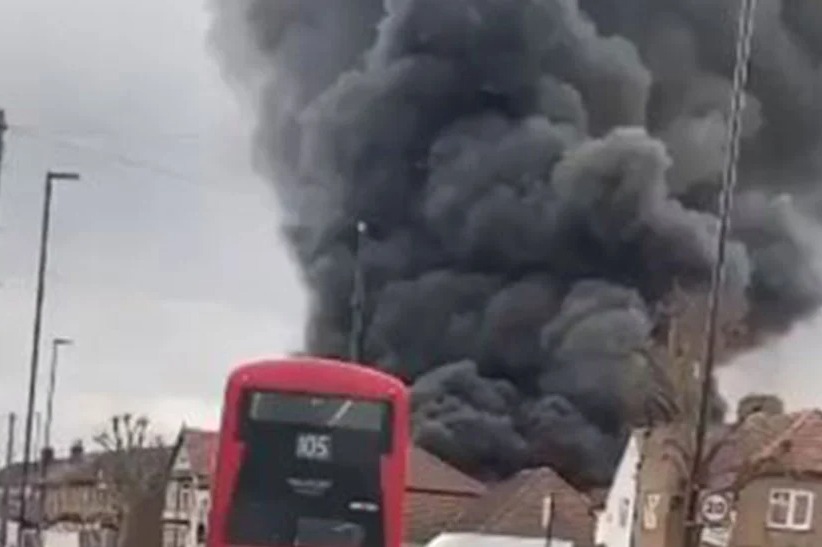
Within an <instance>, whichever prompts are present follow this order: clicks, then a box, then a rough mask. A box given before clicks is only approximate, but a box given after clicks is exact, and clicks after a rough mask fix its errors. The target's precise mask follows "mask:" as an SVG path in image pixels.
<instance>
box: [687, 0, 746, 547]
mask: <svg viewBox="0 0 822 547" xmlns="http://www.w3.org/2000/svg"><path fill="white" fill-rule="evenodd" d="M756 2H757V0H742V4H741V6H740V10H739V20H738V26H737V39H736V63H735V66H734V77H733V78H734V79H733V91H732V95H731V112H730V125H729V128H728V136H727V138H728V140H727V143H726V145H727V149H726V157H725V167H724V170H723V173H722V189H721V192H720V198H719V211H720V215H719V234H718V240H717V255H716V261H715V262H714V267H713V271H712V272H711V291H710V300H709V304H708V305H709V308H708V317H707V319H706V327H705V352H704V361H703V366H702V370H701V373H702V377H701V383H702V385H701V390H700V400H699V415H698V418H697V422H696V428H695V444H694V454H693V461H692V462H691V470H690V475H689V477H688V490H687V492H686V505H685V509H686V514H685V522H684V545H685V546H686V547H695V546H697V545H699V536H700V532H701V527H700V526H698V523H697V518H696V516H697V515H696V514H697V505H698V500H699V480H698V477H699V474H700V472H701V465H702V459H703V454H702V453H703V451H704V447H705V434H706V432H707V426H708V424H707V422H708V407H709V403H710V391H711V379H712V378H713V369H714V361H715V359H716V336H717V323H718V319H719V304H720V295H721V292H722V284H723V281H724V276H723V274H724V267H725V260H726V253H727V237H728V230H729V226H730V216H731V211H732V208H733V193H734V188H735V187H736V182H737V164H738V162H739V147H740V137H741V133H742V110H743V109H744V108H745V87H746V85H747V82H748V64H749V62H750V58H751V38H752V36H753V30H754V15H755V13H756Z"/></svg>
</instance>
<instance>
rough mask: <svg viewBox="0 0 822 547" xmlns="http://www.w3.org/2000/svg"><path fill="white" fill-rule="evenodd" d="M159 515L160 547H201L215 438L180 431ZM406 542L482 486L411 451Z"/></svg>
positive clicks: (433, 530) (426, 533) (430, 531)
mask: <svg viewBox="0 0 822 547" xmlns="http://www.w3.org/2000/svg"><path fill="white" fill-rule="evenodd" d="M178 446H179V449H178V451H177V452H176V454H175V456H174V459H173V462H172V465H171V474H170V478H169V482H168V485H167V488H166V496H165V507H164V509H163V512H162V513H163V518H162V527H163V547H197V546H200V545H204V542H205V535H206V526H207V514H208V510H209V507H210V490H209V488H210V485H211V476H212V472H213V470H214V462H215V458H216V453H217V433H216V432H212V431H203V430H198V429H188V428H184V429H183V430H182V431H181V432H180V436H179V439H178ZM406 492H407V497H406V507H405V512H406V516H405V522H406V525H405V541H406V543H407V544H408V545H424V544H426V543H427V542H428V541H430V540H431V539H432V538H434V537H435V536H436V535H437V534H439V533H440V532H441V531H442V530H443V529H444V528H445V527H446V526H447V525H448V523H450V522H451V521H453V520H454V519H456V518H457V517H458V516H459V515H460V514H462V513H463V512H464V510H465V508H466V507H467V505H468V504H470V503H472V502H474V501H476V500H477V499H479V498H480V497H481V496H483V495H484V494H485V492H486V488H485V486H484V485H483V484H482V483H480V482H478V481H476V480H474V479H472V478H470V477H468V476H467V475H464V474H463V473H461V472H460V471H457V470H456V469H454V468H453V467H451V466H450V465H448V464H446V463H445V462H443V461H442V460H440V459H439V458H437V457H435V456H434V455H432V454H430V453H428V452H426V451H425V450H423V449H421V448H419V447H416V446H415V447H413V448H412V449H411V452H410V455H409V469H408V481H407V486H406Z"/></svg>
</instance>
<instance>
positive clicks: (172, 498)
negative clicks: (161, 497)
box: [166, 481, 178, 511]
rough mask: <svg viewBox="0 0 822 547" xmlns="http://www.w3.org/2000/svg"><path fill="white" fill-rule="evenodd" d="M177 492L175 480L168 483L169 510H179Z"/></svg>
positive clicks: (167, 502)
mask: <svg viewBox="0 0 822 547" xmlns="http://www.w3.org/2000/svg"><path fill="white" fill-rule="evenodd" d="M177 492H178V487H177V483H176V482H174V481H172V482H170V483H168V488H167V489H166V509H168V510H169V511H176V510H177Z"/></svg>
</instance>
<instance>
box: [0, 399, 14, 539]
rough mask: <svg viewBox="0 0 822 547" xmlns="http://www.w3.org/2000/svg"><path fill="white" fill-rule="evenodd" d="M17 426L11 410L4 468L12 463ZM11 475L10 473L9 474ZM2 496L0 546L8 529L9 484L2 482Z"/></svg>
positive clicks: (0, 502) (8, 467) (6, 535)
mask: <svg viewBox="0 0 822 547" xmlns="http://www.w3.org/2000/svg"><path fill="white" fill-rule="evenodd" d="M16 427H17V415H16V414H15V413H14V412H12V413H11V414H9V425H8V428H9V429H8V431H7V432H6V469H7V470H8V469H10V468H11V466H12V464H13V463H14V430H15V428H16ZM9 477H11V474H9ZM2 487H3V498H2V500H0V504H1V505H0V509H2V513H0V546H5V545H8V531H9V520H8V515H9V509H10V504H9V501H10V499H9V490H10V489H11V488H10V487H11V485H10V484H3V485H2Z"/></svg>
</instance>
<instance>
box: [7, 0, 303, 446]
mask: <svg viewBox="0 0 822 547" xmlns="http://www.w3.org/2000/svg"><path fill="white" fill-rule="evenodd" d="M0 21H3V31H2V32H0V75H2V76H0V106H2V107H4V108H5V109H6V111H7V115H8V118H9V122H10V123H11V124H12V129H11V131H10V132H9V134H8V135H7V139H6V142H7V147H6V155H5V158H4V162H3V166H2V172H0V185H2V189H0V414H5V413H7V412H9V411H12V410H14V411H22V410H23V409H24V403H25V397H24V393H25V391H26V381H27V380H26V378H27V369H28V362H29V354H30V347H31V324H32V315H33V309H34V279H35V271H36V264H37V262H36V258H37V244H38V237H39V222H40V210H41V200H42V192H43V178H44V174H45V172H46V170H47V169H49V168H53V169H71V170H77V171H79V172H80V173H81V174H82V177H83V179H82V180H81V181H79V182H66V183H61V184H60V185H59V187H58V190H57V191H56V194H55V200H54V207H53V225H52V226H53V232H52V233H53V237H52V241H51V246H50V249H51V256H50V263H49V269H48V293H47V302H46V312H45V316H44V325H43V353H42V354H41V355H42V357H41V363H42V364H43V365H44V366H43V367H42V370H41V372H42V374H41V378H42V380H43V383H42V385H43V386H45V378H46V374H45V372H46V370H45V369H46V368H47V364H48V360H49V354H50V350H49V345H50V339H51V338H52V337H53V336H66V337H71V338H73V339H74V340H75V342H76V344H75V346H74V347H72V348H68V349H65V350H63V351H62V353H61V371H60V377H59V386H58V394H57V397H56V416H55V425H54V428H55V429H54V438H55V445H56V446H57V447H58V449H64V448H65V446H66V445H67V444H68V443H69V442H70V441H71V440H73V439H74V438H78V437H84V438H86V439H87V438H88V437H89V436H90V435H91V434H93V433H94V432H95V430H96V429H98V428H99V427H100V426H101V424H102V423H103V422H104V420H105V419H106V418H107V416H109V415H111V414H112V413H114V412H122V411H132V412H135V413H138V412H139V413H146V414H148V415H150V416H151V417H152V419H153V420H154V422H155V423H156V425H157V427H158V429H159V430H160V431H162V432H163V433H165V434H172V433H173V432H174V430H175V428H176V427H177V426H179V424H180V423H181V422H182V421H183V420H185V421H186V422H187V423H190V424H196V425H203V426H211V425H214V424H215V422H216V419H217V417H218V415H219V404H220V394H221V393H220V392H221V389H222V384H223V381H224V379H225V375H226V373H227V372H228V370H229V369H230V367H231V366H232V365H233V364H234V363H237V362H238V361H243V360H246V359H250V358H256V357H260V356H266V355H278V354H281V353H284V352H287V351H290V350H293V349H297V348H298V347H299V345H300V343H301V334H302V323H303V319H304V315H305V298H304V290H303V288H302V286H301V283H300V280H299V277H298V275H297V272H296V270H295V269H294V267H293V266H292V265H291V262H290V259H289V256H288V254H287V250H286V249H285V247H284V245H283V243H282V242H281V241H280V239H279V235H278V232H277V229H276V225H277V211H276V206H275V202H274V199H273V196H272V195H271V193H270V190H269V187H268V186H267V185H266V183H265V182H264V181H261V180H259V179H257V178H255V177H254V176H253V174H252V173H251V172H250V167H249V165H248V163H249V162H248V152H247V145H246V143H247V133H248V127H249V126H250V123H249V121H248V120H247V119H244V118H243V115H242V112H241V110H240V109H239V108H238V105H237V103H236V101H235V98H234V95H233V94H232V92H231V91H230V90H229V89H227V87H226V86H225V84H224V83H223V82H222V81H221V79H220V77H219V74H218V72H217V68H216V66H215V64H214V62H213V61H212V59H211V58H210V56H209V52H208V51H207V48H206V43H205V31H206V29H207V25H208V14H207V12H206V8H205V3H204V2H203V1H202V0H174V1H172V2H169V1H167V0H141V1H134V0H73V1H72V2H65V1H64V0H6V1H4V2H0ZM43 392H44V390H43ZM41 393H42V392H41ZM43 401H44V398H43V397H41V398H40V399H39V403H40V404H38V407H39V408H41V409H42V408H43V404H42V403H43ZM0 432H3V434H4V433H5V426H4V424H3V425H0Z"/></svg>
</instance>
